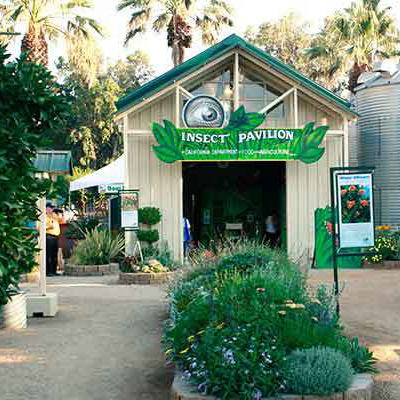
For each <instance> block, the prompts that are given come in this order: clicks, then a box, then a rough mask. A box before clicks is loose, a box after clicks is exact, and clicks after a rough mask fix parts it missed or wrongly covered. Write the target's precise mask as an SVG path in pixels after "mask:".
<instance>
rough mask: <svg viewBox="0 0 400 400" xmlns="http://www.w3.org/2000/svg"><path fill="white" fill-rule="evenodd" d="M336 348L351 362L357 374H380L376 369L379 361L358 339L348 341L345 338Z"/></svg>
mask: <svg viewBox="0 0 400 400" xmlns="http://www.w3.org/2000/svg"><path fill="white" fill-rule="evenodd" d="M336 348H337V350H340V351H341V352H342V354H344V355H345V356H346V357H347V358H348V359H349V360H350V362H351V366H352V368H353V369H354V371H355V372H356V373H359V374H362V373H375V372H378V370H377V369H376V368H375V364H376V362H377V361H378V360H377V359H376V358H375V357H374V354H373V353H372V351H370V350H369V349H368V348H367V347H365V346H362V345H361V344H360V343H359V342H358V338H352V339H348V338H345V337H343V338H342V340H341V341H339V342H338V344H337V347H336Z"/></svg>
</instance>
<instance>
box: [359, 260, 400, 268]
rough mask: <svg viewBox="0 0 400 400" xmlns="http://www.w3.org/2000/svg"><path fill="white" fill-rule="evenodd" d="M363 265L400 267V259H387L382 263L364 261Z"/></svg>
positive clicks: (369, 266) (370, 266)
mask: <svg viewBox="0 0 400 400" xmlns="http://www.w3.org/2000/svg"><path fill="white" fill-rule="evenodd" d="M363 267H364V268H370V269H400V260H385V261H381V262H380V263H371V262H368V261H364V264H363Z"/></svg>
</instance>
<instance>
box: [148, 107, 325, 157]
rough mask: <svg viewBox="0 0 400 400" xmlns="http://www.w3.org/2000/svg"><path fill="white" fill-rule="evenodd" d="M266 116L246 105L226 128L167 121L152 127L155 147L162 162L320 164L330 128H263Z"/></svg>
mask: <svg viewBox="0 0 400 400" xmlns="http://www.w3.org/2000/svg"><path fill="white" fill-rule="evenodd" d="M264 119H265V114H260V113H246V112H245V109H244V107H243V106H241V107H240V108H239V109H238V110H237V111H235V112H233V113H232V114H231V116H230V120H229V123H228V124H227V126H226V127H224V128H217V129H215V128H176V127H175V126H174V125H173V124H172V123H171V122H170V121H165V120H164V126H161V125H160V124H157V123H154V124H153V134H154V137H155V139H156V140H157V142H158V146H153V149H154V152H155V154H156V156H157V157H158V159H159V160H161V161H163V162H166V163H173V162H175V161H235V160H236V161H244V160H276V161H278V160H282V161H289V160H300V161H302V162H304V163H307V164H310V163H314V162H317V161H318V160H319V159H320V158H321V157H322V156H323V154H324V152H325V149H324V148H322V147H319V145H320V144H321V143H322V141H323V139H324V137H325V134H326V132H327V130H328V126H319V127H315V126H314V125H315V123H314V122H310V123H308V124H307V125H305V127H304V128H303V129H275V128H274V129H260V128H258V129H257V127H258V126H260V125H261V124H262V123H263V122H264Z"/></svg>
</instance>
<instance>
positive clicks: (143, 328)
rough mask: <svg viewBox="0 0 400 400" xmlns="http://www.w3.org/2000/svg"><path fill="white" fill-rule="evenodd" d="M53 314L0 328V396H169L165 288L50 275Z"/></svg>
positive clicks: (93, 399) (54, 399)
mask: <svg viewBox="0 0 400 400" xmlns="http://www.w3.org/2000/svg"><path fill="white" fill-rule="evenodd" d="M51 279H52V280H51V281H50V286H49V291H53V292H54V291H55V292H58V293H59V297H60V311H59V314H58V315H57V316H56V317H55V318H47V319H43V318H41V319H40V318H34V319H30V320H29V325H28V328H27V329H26V330H24V331H20V332H15V333H11V332H4V331H3V332H1V331H0V377H1V378H0V398H1V400H20V399H21V400H22V399H24V400H25V399H27V398H29V399H30V400H39V399H40V400H114V399H115V400H117V399H118V400H166V399H167V398H168V396H169V388H170V384H171V380H172V375H173V372H172V371H171V370H168V369H167V368H166V367H165V358H164V355H163V353H162V350H161V347H160V338H161V334H162V321H163V320H164V319H165V315H166V314H165V310H166V307H165V301H164V299H165V293H164V291H163V290H162V289H161V288H159V287H156V286H117V285H108V284H107V283H108V281H109V278H108V279H104V278H97V279H93V278H67V277H65V278H64V277H57V278H51Z"/></svg>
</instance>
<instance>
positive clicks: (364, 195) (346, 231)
mask: <svg viewBox="0 0 400 400" xmlns="http://www.w3.org/2000/svg"><path fill="white" fill-rule="evenodd" d="M336 187H337V191H338V194H337V196H338V207H339V242H340V247H341V248H353V247H370V246H373V245H374V238H375V236H374V222H373V196H372V190H373V188H372V174H371V173H362V174H357V173H356V174H338V175H337V186H336Z"/></svg>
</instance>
